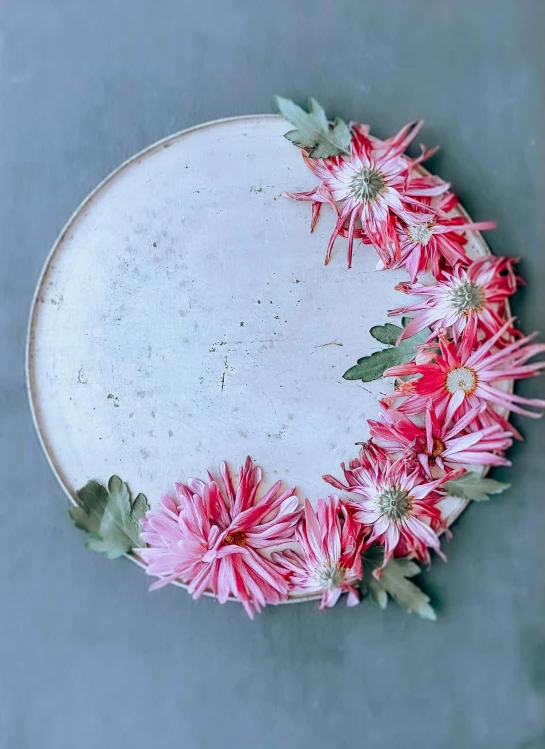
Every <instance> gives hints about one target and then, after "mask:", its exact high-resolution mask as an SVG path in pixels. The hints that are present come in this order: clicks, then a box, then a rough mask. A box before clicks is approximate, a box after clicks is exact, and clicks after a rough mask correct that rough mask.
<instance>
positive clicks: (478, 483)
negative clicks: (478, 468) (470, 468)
mask: <svg viewBox="0 0 545 749" xmlns="http://www.w3.org/2000/svg"><path fill="white" fill-rule="evenodd" d="M510 486H511V484H504V483H502V482H501V481H496V480H495V479H486V478H482V477H481V476H479V474H478V473H474V472H469V473H464V474H463V475H462V476H459V477H458V478H456V479H453V480H452V481H447V482H446V483H445V484H444V488H445V489H446V491H447V492H448V493H449V494H450V495H452V496H453V497H459V498H460V499H466V500H471V499H472V500H473V501H474V502H485V501H486V500H488V499H490V495H491V494H501V493H502V492H504V491H506V490H507V489H509V487H510Z"/></svg>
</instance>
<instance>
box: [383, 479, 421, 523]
mask: <svg viewBox="0 0 545 749" xmlns="http://www.w3.org/2000/svg"><path fill="white" fill-rule="evenodd" d="M378 504H379V507H380V511H381V512H382V514H383V515H384V516H385V517H387V518H388V520H390V521H392V522H395V521H397V520H402V519H403V518H406V517H407V515H408V514H409V512H410V511H411V509H412V506H413V500H412V497H411V495H410V494H409V492H407V491H405V490H404V489H401V488H400V487H399V486H389V487H388V488H387V489H385V490H384V491H383V492H382V494H381V495H380V497H379V500H378Z"/></svg>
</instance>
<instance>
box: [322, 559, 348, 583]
mask: <svg viewBox="0 0 545 749" xmlns="http://www.w3.org/2000/svg"><path fill="white" fill-rule="evenodd" d="M345 576H346V570H345V568H344V567H343V566H342V565H341V564H339V563H338V562H331V561H330V562H327V564H324V565H322V566H321V567H320V568H319V569H318V570H317V571H316V580H317V582H318V584H319V586H320V587H321V588H338V587H339V585H341V583H343V582H344V579H345Z"/></svg>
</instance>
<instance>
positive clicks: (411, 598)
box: [361, 545, 436, 621]
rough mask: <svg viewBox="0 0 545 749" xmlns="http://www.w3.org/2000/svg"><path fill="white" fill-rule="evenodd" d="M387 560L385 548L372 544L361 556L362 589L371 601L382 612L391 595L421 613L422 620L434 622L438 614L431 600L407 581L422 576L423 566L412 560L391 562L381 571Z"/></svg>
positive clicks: (407, 609)
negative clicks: (377, 574) (421, 567)
mask: <svg viewBox="0 0 545 749" xmlns="http://www.w3.org/2000/svg"><path fill="white" fill-rule="evenodd" d="M383 561H384V549H383V548H382V546H377V545H373V546H371V547H369V549H367V551H366V552H365V553H364V554H363V556H362V565H363V580H362V584H361V587H362V589H363V592H364V594H365V593H367V594H368V595H369V598H370V599H371V601H372V602H373V603H374V604H375V605H376V606H378V607H379V608H381V609H385V608H386V606H387V604H388V595H390V596H391V597H392V598H393V599H394V600H395V601H396V602H397V603H398V604H399V605H400V606H401V607H402V608H403V609H404V610H405V611H407V612H408V613H409V614H410V613H415V614H418V616H420V617H422V619H429V620H431V621H434V620H435V618H436V616H435V612H434V610H433V609H432V607H431V606H430V599H429V596H427V595H426V594H425V593H424V592H423V591H422V590H420V588H419V587H418V586H417V585H415V584H414V583H413V582H411V581H410V580H408V579H407V578H409V577H414V576H415V575H418V574H419V573H420V567H419V566H418V565H417V564H416V563H415V562H413V561H412V560H411V559H408V558H402V559H390V560H389V562H388V563H387V565H386V566H385V567H384V569H382V570H381V572H380V573H379V577H376V576H375V574H374V573H375V572H376V571H377V570H380V568H381V565H382V563H383Z"/></svg>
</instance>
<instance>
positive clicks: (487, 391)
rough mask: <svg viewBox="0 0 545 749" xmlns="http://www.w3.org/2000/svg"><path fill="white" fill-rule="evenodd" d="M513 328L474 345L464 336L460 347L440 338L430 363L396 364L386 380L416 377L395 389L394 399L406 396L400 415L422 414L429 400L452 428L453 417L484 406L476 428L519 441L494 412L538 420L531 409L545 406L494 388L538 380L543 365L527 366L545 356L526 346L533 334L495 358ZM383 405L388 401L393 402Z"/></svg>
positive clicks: (538, 347)
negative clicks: (496, 427)
mask: <svg viewBox="0 0 545 749" xmlns="http://www.w3.org/2000/svg"><path fill="white" fill-rule="evenodd" d="M512 322H513V321H512V320H508V321H507V322H506V323H505V324H504V325H503V327H501V328H500V329H499V330H498V331H497V333H495V334H494V335H493V336H491V337H490V338H489V339H488V340H487V341H484V342H483V343H481V344H479V343H478V342H477V338H476V335H475V334H471V335H464V336H462V338H461V339H460V341H459V343H458V344H456V343H455V342H454V341H449V340H448V339H447V337H446V336H444V335H440V336H439V347H440V352H439V353H437V352H436V351H434V352H433V358H431V356H432V354H430V361H427V362H423V363H418V362H410V363H409V364H399V365H397V366H395V367H390V369H387V370H386V371H385V372H384V376H385V377H398V376H399V377H401V376H407V375H409V376H411V375H420V376H419V377H417V378H416V379H412V380H409V381H407V382H402V383H400V384H398V386H397V388H396V391H395V393H394V394H393V399H395V398H396V397H397V396H407V399H406V400H405V401H404V402H403V403H401V404H400V405H399V406H398V409H399V410H401V411H403V412H405V413H409V414H417V413H423V412H424V411H425V410H426V407H427V405H428V402H429V401H430V400H431V402H432V404H433V409H434V411H435V413H436V414H437V417H438V418H440V419H445V420H446V421H447V422H450V421H451V419H452V417H453V416H454V414H457V415H458V418H460V416H463V415H464V414H466V413H468V412H469V411H470V410H471V409H474V408H476V407H479V406H481V405H482V404H483V403H484V404H485V405H486V408H485V410H483V411H482V413H480V414H479V415H478V416H477V417H476V419H475V423H476V424H478V426H479V427H481V428H484V427H487V426H490V425H491V424H493V423H498V424H501V425H502V426H503V427H504V429H508V430H510V431H511V432H512V433H513V434H514V435H515V436H516V437H519V438H520V435H519V434H518V432H517V431H516V430H515V429H514V427H513V426H511V425H510V424H509V422H507V421H506V420H505V419H504V418H503V417H501V416H500V414H499V413H498V412H497V410H496V407H498V406H499V407H500V408H504V409H506V410H508V411H513V412H515V413H517V414H522V415H523V416H530V417H532V418H534V419H536V418H539V417H540V416H541V413H539V412H537V413H536V412H535V411H532V410H530V409H531V408H537V409H542V408H545V400H541V399H539V398H524V397H522V396H521V395H516V394H514V393H508V392H506V391H505V390H500V389H499V388H498V387H495V385H494V383H496V382H500V381H502V380H504V381H505V380H517V379H525V378H527V377H535V376H536V375H538V374H539V373H540V370H542V369H543V368H544V367H545V361H539V362H533V363H532V364H526V362H527V361H528V360H529V359H531V358H532V357H534V356H536V355H537V354H541V353H544V352H545V344H543V343H530V342H531V340H532V339H533V338H534V337H535V335H537V334H536V333H534V334H533V335H529V336H524V337H521V338H518V339H517V340H516V341H513V342H512V343H510V344H508V345H507V346H505V347H504V348H501V349H500V350H499V351H496V352H493V349H494V347H495V346H496V344H498V342H499V341H501V339H502V338H503V337H504V336H505V334H506V333H507V331H508V330H509V328H510V327H511V325H512ZM387 400H389V401H392V398H389V399H387Z"/></svg>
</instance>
